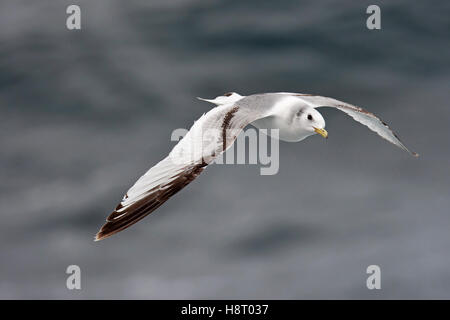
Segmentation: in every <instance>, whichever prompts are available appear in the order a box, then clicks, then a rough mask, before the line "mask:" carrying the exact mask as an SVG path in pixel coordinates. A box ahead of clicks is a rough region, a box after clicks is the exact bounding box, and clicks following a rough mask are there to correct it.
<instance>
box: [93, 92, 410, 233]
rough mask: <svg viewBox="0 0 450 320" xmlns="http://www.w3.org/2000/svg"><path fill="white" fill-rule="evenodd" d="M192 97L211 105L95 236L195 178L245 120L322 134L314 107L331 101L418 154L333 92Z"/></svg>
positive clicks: (287, 134) (127, 222)
mask: <svg viewBox="0 0 450 320" xmlns="http://www.w3.org/2000/svg"><path fill="white" fill-rule="evenodd" d="M198 99H200V100H203V101H207V102H210V103H213V104H215V105H216V107H214V108H213V109H211V110H210V111H208V112H207V113H205V114H203V116H201V117H200V118H199V119H198V120H197V121H195V122H194V124H193V126H192V127H191V129H190V130H189V132H188V133H187V134H186V135H185V136H184V137H183V139H181V140H180V141H179V142H178V144H177V145H175V147H174V148H173V149H172V151H171V152H170V153H169V155H168V156H167V157H166V158H164V159H163V160H161V161H160V162H159V163H157V164H156V165H155V166H153V167H152V168H150V170H148V171H147V172H146V173H145V174H144V175H143V176H142V177H140V178H139V179H138V180H137V181H136V183H135V184H134V185H133V186H132V187H131V188H130V189H129V190H128V191H127V193H126V194H125V196H124V197H123V199H122V201H121V202H120V203H119V205H118V206H117V207H116V209H115V210H114V212H112V213H111V214H110V215H109V216H108V217H107V219H106V223H105V224H104V225H103V226H102V227H101V229H100V231H99V232H98V233H97V234H96V236H95V240H96V241H98V240H102V239H105V238H107V237H109V236H111V235H113V234H115V233H117V232H119V231H122V230H124V229H126V228H128V227H129V226H131V225H133V224H135V223H136V222H138V221H139V220H141V219H143V218H144V217H146V216H147V215H149V214H150V213H152V212H153V211H155V210H156V209H157V208H159V207H160V206H161V205H162V204H163V203H164V202H166V201H167V200H168V199H169V198H170V197H171V196H173V195H174V194H175V193H177V192H178V191H180V190H181V189H183V188H184V187H185V186H187V185H188V184H189V183H190V182H191V181H193V180H194V179H195V178H197V176H199V175H200V174H201V173H202V172H203V170H204V169H205V167H206V166H208V165H209V164H210V163H211V162H212V161H213V160H214V159H215V158H216V157H217V156H218V155H220V154H221V153H222V152H224V151H225V150H227V149H228V148H229V147H230V146H231V145H232V144H233V143H234V141H235V139H236V138H237V136H238V135H239V133H240V132H241V131H242V130H243V129H244V128H245V127H246V126H247V125H249V124H252V125H253V126H255V127H256V128H265V129H278V134H279V139H280V140H283V141H290V142H297V141H301V140H303V139H305V138H307V137H309V136H311V135H314V134H319V135H321V136H322V137H324V138H327V137H328V132H327V131H326V130H325V120H324V119H323V117H322V115H321V114H320V113H319V112H318V111H317V108H319V107H332V108H336V109H338V110H340V111H342V112H344V113H346V114H347V115H349V116H350V117H352V118H353V119H354V120H356V121H358V122H360V123H362V124H363V125H365V126H367V127H368V128H369V129H371V130H372V131H374V132H376V133H377V134H378V135H380V136H381V137H382V138H384V139H386V140H387V141H389V142H391V143H392V144H394V145H396V146H397V147H399V148H401V149H403V150H404V151H406V152H408V153H410V154H411V155H413V156H415V157H417V156H418V154H417V153H415V152H411V151H409V150H408V149H407V148H406V146H405V145H404V144H403V143H402V142H401V141H400V139H399V138H398V136H397V134H396V133H395V132H394V131H392V130H391V129H390V128H389V127H388V125H387V124H386V123H385V122H383V121H381V120H380V119H379V118H378V117H377V116H375V115H374V114H373V113H371V112H368V111H366V110H364V109H362V108H360V107H357V106H354V105H351V104H348V103H346V102H342V101H339V100H336V99H333V98H327V97H322V96H317V95H311V94H301V93H288V92H277V93H263V94H254V95H249V96H241V95H239V94H237V93H235V92H230V93H226V94H224V95H222V96H218V97H216V98H215V99H211V100H210V99H202V98H198ZM268 132H271V131H270V130H269V131H268Z"/></svg>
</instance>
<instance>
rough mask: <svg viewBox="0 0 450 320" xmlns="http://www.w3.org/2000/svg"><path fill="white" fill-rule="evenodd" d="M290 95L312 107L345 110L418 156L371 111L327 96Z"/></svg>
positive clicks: (360, 121) (395, 143)
mask: <svg viewBox="0 0 450 320" xmlns="http://www.w3.org/2000/svg"><path fill="white" fill-rule="evenodd" d="M292 95H295V96H297V97H299V98H300V99H302V100H303V101H305V102H306V103H308V104H310V105H311V106H312V107H314V108H318V107H332V108H336V109H338V110H341V111H342V112H345V113H346V114H348V115H349V116H350V117H352V118H353V119H354V120H356V121H358V122H359V123H362V124H363V125H365V126H367V127H368V128H369V129H370V130H372V131H374V132H376V133H377V134H378V135H379V136H381V137H382V138H383V139H386V140H387V141H389V142H390V143H392V144H394V145H396V146H397V147H399V148H401V149H403V150H405V151H406V152H408V153H410V154H411V155H413V156H414V157H418V156H419V155H418V154H417V153H415V152H412V151H410V150H409V149H408V148H407V147H406V146H405V145H404V144H403V142H401V141H400V139H399V137H398V135H397V134H396V133H395V132H394V131H393V130H392V129H391V128H389V126H388V125H387V124H386V123H385V122H384V121H382V120H381V119H380V118H378V117H377V116H376V115H374V114H373V113H371V112H369V111H366V110H364V109H363V108H360V107H357V106H354V105H351V104H349V103H346V102H342V101H339V100H336V99H333V98H328V97H321V96H314V95H308V94H295V93H293V94H292Z"/></svg>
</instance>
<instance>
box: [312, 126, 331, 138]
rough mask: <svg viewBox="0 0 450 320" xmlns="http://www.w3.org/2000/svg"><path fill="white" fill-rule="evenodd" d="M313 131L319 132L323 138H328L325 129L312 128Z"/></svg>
mask: <svg viewBox="0 0 450 320" xmlns="http://www.w3.org/2000/svg"><path fill="white" fill-rule="evenodd" d="M314 131H315V132H316V133H318V134H320V135H321V136H322V137H324V138H325V139H327V138H328V132H327V130H325V129H319V128H314Z"/></svg>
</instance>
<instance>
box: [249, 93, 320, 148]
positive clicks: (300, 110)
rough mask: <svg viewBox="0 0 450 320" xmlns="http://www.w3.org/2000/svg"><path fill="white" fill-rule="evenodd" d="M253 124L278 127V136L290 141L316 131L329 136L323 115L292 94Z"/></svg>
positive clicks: (267, 127) (279, 101)
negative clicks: (269, 113)
mask: <svg viewBox="0 0 450 320" xmlns="http://www.w3.org/2000/svg"><path fill="white" fill-rule="evenodd" d="M252 125H254V126H255V127H257V128H260V129H278V130H279V131H278V135H279V136H278V138H279V139H280V140H283V141H289V142H297V141H301V140H303V139H305V138H307V137H309V136H311V135H314V134H316V133H317V134H320V135H321V136H322V137H324V138H326V137H328V133H327V131H326V130H325V120H324V119H323V117H322V115H321V114H320V113H319V112H318V111H317V110H316V109H314V108H313V107H311V106H310V105H308V104H306V103H305V102H304V101H302V100H300V99H298V98H295V97H290V96H287V97H284V98H283V99H282V100H278V101H277V102H276V103H275V105H274V107H273V108H272V114H271V115H270V116H268V117H265V118H262V119H259V120H256V121H254V122H252ZM269 132H270V131H269ZM269 135H270V134H269Z"/></svg>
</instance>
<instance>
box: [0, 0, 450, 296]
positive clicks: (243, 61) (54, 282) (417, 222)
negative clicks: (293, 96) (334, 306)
mask: <svg viewBox="0 0 450 320" xmlns="http://www.w3.org/2000/svg"><path fill="white" fill-rule="evenodd" d="M72 3H74V2H73V1H39V2H37V1H34V2H31V1H12V0H4V1H2V2H1V3H0V111H1V117H0V134H1V135H0V137H1V138H0V148H1V149H0V150H1V155H0V168H1V171H0V218H1V222H0V298H6V299H8V298H26V299H31V298H38V299H42V298H57V299H78V298H101V299H102V298H123V299H128V298H139V299H141V298H149V299H153V298H255V299H258V298H272V299H279V298H298V299H302V298H308V299H309V298H325V299H330V298H338V299H379V298H388V299H398V298H414V299H415V298H450V251H449V248H450V232H449V230H450V212H449V211H450V210H449V208H450V198H449V194H450V168H449V165H450V161H449V158H450V151H449V135H450V128H449V117H450V105H449V100H450V90H449V82H450V42H449V39H450V19H449V15H450V3H449V2H448V1H433V2H430V1H414V2H412V1H406V0H403V1H401V0H399V1H378V2H377V4H378V5H379V6H380V7H381V12H382V13H381V17H382V29H381V30H377V31H369V30H368V29H367V28H366V18H367V17H368V15H367V14H366V13H365V11H366V8H367V6H368V5H370V4H372V2H370V1H365V0H363V1H320V2H319V1H195V0H177V1H160V0H158V1H137V0H131V1H127V2H124V1H119V0H101V1H83V0H79V1H76V4H78V5H80V7H81V10H82V30H80V31H69V30H67V29H66V17H67V14H66V13H65V12H66V8H67V6H68V5H69V4H72ZM228 91H237V92H239V93H241V94H244V95H247V94H252V93H259V92H270V91H291V92H304V93H316V94H321V95H326V96H332V97H335V98H338V99H341V100H343V101H347V102H350V103H353V104H356V105H360V106H363V107H365V108H366V109H368V110H370V111H372V112H374V113H375V114H377V115H379V116H380V117H381V118H382V119H383V120H384V121H386V122H387V123H389V124H390V125H391V126H392V127H393V128H394V130H396V131H397V132H398V133H399V135H400V136H401V137H402V139H403V141H404V142H405V144H406V145H407V146H408V147H410V148H411V149H412V150H413V151H417V152H418V153H420V154H421V157H420V158H418V159H415V158H413V157H411V156H409V155H408V154H407V153H404V152H402V151H401V150H399V149H397V148H395V147H394V146H392V145H390V144H388V143H387V142H385V141H383V140H382V139H380V138H379V137H377V136H376V135H375V134H374V133H372V132H370V131H369V130H367V129H366V128H365V127H363V126H361V125H359V124H357V123H355V122H353V121H352V120H351V119H350V118H348V117H347V116H346V115H344V114H342V113H339V112H338V111H334V110H328V109H324V110H321V113H322V114H323V115H324V116H325V118H326V120H327V129H328V131H329V134H330V137H329V139H328V140H327V141H325V140H323V139H321V138H320V137H318V136H314V137H311V138H308V139H307V140H305V141H303V142H301V143H297V144H292V143H284V142H282V143H281V144H280V171H279V173H278V174H277V175H274V176H261V175H260V174H259V167H258V166H255V165H251V166H248V165H234V166H233V165H214V166H211V167H209V168H208V169H207V170H206V171H205V172H204V173H203V174H202V175H201V176H200V177H199V178H198V179H197V180H196V181H194V182H193V183H192V184H191V185H189V186H188V187H187V188H186V189H184V190H182V191H181V192H180V193H179V194H177V195H176V196H174V197H173V198H172V199H171V200H170V201H168V202H167V203H166V204H164V206H162V207H161V208H159V209H158V210H157V211H156V212H154V213H153V214H152V215H150V216H149V217H147V218H146V219H144V220H143V221H141V222H140V223H138V224H136V225H135V226H133V227H132V228H130V229H128V230H126V231H124V232H122V233H120V234H117V235H115V236H114V237H111V238H110V239H107V240H105V241H101V242H93V236H94V234H95V233H96V232H97V230H98V228H99V227H100V226H101V225H102V224H103V222H104V219H105V217H106V216H107V215H108V214H109V213H110V212H111V210H112V209H113V208H114V207H115V206H116V205H117V203H118V201H120V199H121V198H122V196H123V193H124V192H125V191H126V190H127V189H128V187H130V185H131V184H133V183H134V181H135V180H136V179H137V178H138V177H139V176H140V175H141V174H142V173H143V172H145V171H146V170H147V169H148V168H149V167H150V166H152V165H154V164H155V163H156V162H158V161H159V160H160V159H162V158H163V157H165V156H166V154H167V153H168V152H169V151H170V149H171V148H172V147H173V145H174V142H171V141H170V134H171V132H172V130H173V129H175V128H188V127H190V125H191V124H192V123H193V121H194V120H196V119H197V118H198V117H199V116H200V115H201V114H202V113H204V112H206V111H207V110H209V108H210V107H211V106H210V105H208V104H206V103H204V102H200V101H197V100H196V99H195V97H197V96H201V97H214V96H217V95H220V94H222V93H224V92H228ZM71 264H76V265H79V266H80V268H81V271H82V290H80V291H76V290H73V291H69V290H67V288H66V277H67V274H65V270H66V268H67V266H68V265H71ZM372 264H376V265H379V266H380V267H381V274H382V278H381V279H382V280H381V286H382V289H381V290H368V289H367V288H366V278H367V276H368V275H367V274H366V268H367V266H369V265H372Z"/></svg>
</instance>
